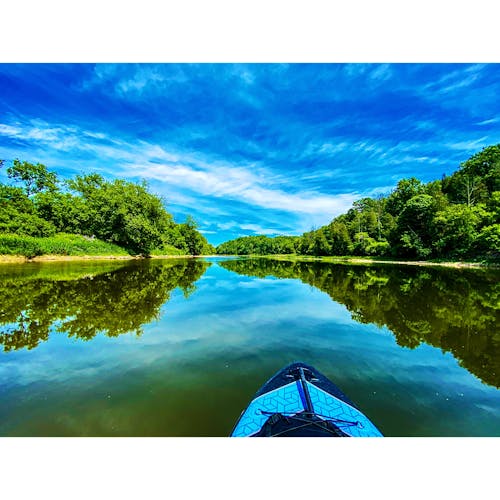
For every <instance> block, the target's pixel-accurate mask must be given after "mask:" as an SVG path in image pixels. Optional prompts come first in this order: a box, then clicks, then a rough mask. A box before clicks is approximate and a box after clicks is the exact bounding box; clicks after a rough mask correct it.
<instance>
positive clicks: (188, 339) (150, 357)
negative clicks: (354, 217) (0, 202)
mask: <svg viewBox="0 0 500 500" xmlns="http://www.w3.org/2000/svg"><path fill="white" fill-rule="evenodd" d="M499 278H500V275H499V273H498V271H491V270H489V271H485V270H449V269H434V268H416V267H411V266H408V267H405V266H387V265H378V266H361V265H356V266H347V265H332V264H327V263H313V262H302V263H289V262H284V261H272V260H265V259H252V260H251V259H238V260H235V259H233V260H231V259H222V258H221V259H217V258H214V259H208V260H206V261H203V260H165V261H162V260H151V261H140V262H136V261H133V262H128V263H123V262H118V263H117V262H105V263H100V262H98V263H46V264H23V265H2V266H0V347H1V349H0V350H3V352H0V435H3V436H10V435H16V436H226V435H228V434H229V433H230V432H231V429H232V427H233V425H234V423H235V421H236V419H237V418H238V416H239V414H240V412H241V411H242V410H243V408H244V407H245V406H246V404H247V403H248V402H249V400H250V399H251V397H252V396H253V394H254V393H255V392H256V391H257V389H258V388H259V387H260V386H261V384H262V383H264V382H265V381H266V380H267V379H268V378H269V377H270V376H271V375H273V374H274V373H275V372H276V371H277V370H279V369H280V368H281V367H283V366H284V365H285V364H287V363H289V362H291V361H294V360H302V361H304V362H306V363H309V364H312V365H314V366H315V367H316V368H318V369H319V370H320V371H322V372H323V373H324V374H325V375H326V376H328V377H329V378H331V379H332V380H333V381H334V382H335V383H336V384H337V385H338V386H339V387H340V388H341V389H342V390H343V391H344V392H346V393H347V395H348V396H349V397H350V398H351V399H353V400H354V401H355V402H357V404H358V405H359V406H360V408H361V409H362V410H363V411H364V412H365V413H366V414H367V415H368V416H369V417H370V418H371V419H372V420H373V421H374V423H375V424H376V425H377V426H378V427H379V428H380V430H381V431H382V432H383V433H384V434H385V435H387V436H500V391H499V390H498V387H499V386H500V332H499V324H500V321H499V320H500V303H499V301H500V279H499Z"/></svg>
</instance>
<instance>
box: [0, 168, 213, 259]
mask: <svg viewBox="0 0 500 500" xmlns="http://www.w3.org/2000/svg"><path fill="white" fill-rule="evenodd" d="M4 163H5V162H4V161H2V160H0V167H2V166H3V165H4ZM6 173H7V177H8V179H10V181H11V183H10V184H6V183H0V234H15V235H20V236H33V237H51V236H54V235H57V234H59V233H71V234H77V235H82V236H86V237H88V238H97V239H99V240H103V241H106V242H109V243H113V244H116V245H119V246H120V247H123V248H125V249H126V250H127V251H128V252H129V253H131V254H143V255H150V254H151V253H152V252H154V251H155V252H156V253H162V252H164V253H166V254H168V253H172V251H173V253H179V254H190V255H201V254H209V253H214V247H212V245H210V244H209V243H208V241H207V240H206V238H205V237H204V236H203V235H202V234H201V233H200V232H199V231H198V228H197V224H196V222H195V221H194V219H193V218H192V217H190V216H188V217H187V219H186V221H185V222H184V223H180V224H179V223H176V222H175V221H174V219H173V216H172V215H171V214H170V213H169V212H167V210H166V209H165V207H164V201H163V200H162V199H161V198H160V197H159V196H157V195H155V194H152V193H150V192H149V191H148V186H147V184H146V182H141V183H134V182H127V181H125V180H122V179H115V180H113V181H107V180H105V179H104V178H103V177H102V176H101V175H99V174H96V173H91V174H87V175H77V176H76V177H75V178H73V179H69V180H65V181H61V180H60V179H58V177H57V175H56V174H55V173H54V172H51V171H49V170H48V169H47V167H46V166H45V165H43V164H41V163H37V164H33V163H29V162H26V161H20V160H18V159H16V160H14V161H13V162H12V165H11V166H9V167H8V168H7V169H6Z"/></svg>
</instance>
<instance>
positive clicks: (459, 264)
mask: <svg viewBox="0 0 500 500" xmlns="http://www.w3.org/2000/svg"><path fill="white" fill-rule="evenodd" d="M219 257H248V258H264V259H273V260H283V261H290V262H331V263H335V264H391V265H394V264H396V265H405V266H434V267H435V266H440V267H453V268H488V267H492V268H499V267H500V263H496V262H486V261H481V262H467V261H430V260H394V259H383V258H373V257H354V256H351V257H343V256H342V257H330V256H328V257H326V256H317V257H316V256H312V255H296V254H280V255H220V256H219Z"/></svg>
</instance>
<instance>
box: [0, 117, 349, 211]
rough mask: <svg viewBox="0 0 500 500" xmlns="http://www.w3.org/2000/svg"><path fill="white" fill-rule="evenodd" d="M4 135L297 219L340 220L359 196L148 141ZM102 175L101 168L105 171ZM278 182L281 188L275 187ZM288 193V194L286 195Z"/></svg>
mask: <svg viewBox="0 0 500 500" xmlns="http://www.w3.org/2000/svg"><path fill="white" fill-rule="evenodd" d="M0 134H1V135H4V136H6V137H11V138H16V139H20V140H25V141H28V140H29V141H31V142H32V143H33V144H37V143H38V144H40V145H43V146H44V147H46V148H47V147H50V148H53V149H54V150H56V151H57V150H63V151H68V152H69V151H79V152H86V153H87V154H90V157H89V159H88V161H87V163H88V164H89V165H93V164H94V165H95V164H98V163H99V164H102V163H104V164H106V165H108V167H107V170H108V172H109V173H114V174H119V175H122V176H126V177H134V178H144V179H146V180H156V181H158V182H160V183H162V184H165V185H167V186H168V187H169V189H171V188H172V187H175V188H178V189H180V190H181V191H185V190H189V191H192V192H194V193H197V194H199V195H203V196H210V197H213V198H220V199H225V200H231V199H233V200H237V201H239V202H244V203H247V204H249V205H254V206H258V207H261V208H267V209H277V210H283V211H288V212H292V213H297V214H301V213H302V214H308V215H315V214H325V213H327V214H331V216H333V215H337V214H339V213H341V212H342V211H344V210H345V209H346V208H348V207H349V206H350V205H351V204H352V202H353V201H354V200H355V199H356V194H354V193H343V194H340V195H328V194H325V193H322V192H321V191H317V190H313V191H299V192H295V193H294V192H293V191H297V190H298V187H297V186H295V185H293V182H292V181H289V182H288V186H287V185H286V184H285V185H283V184H284V183H286V177H284V176H282V175H281V176H276V175H275V174H273V173H272V172H271V171H266V168H265V166H262V165H259V166H257V165H255V164H248V165H244V166H241V165H234V164H231V163H227V162H225V163H220V162H217V161H211V159H210V158H209V157H208V158H204V157H200V155H193V154H192V153H185V154H183V153H182V152H179V151H169V150H167V149H166V148H165V147H162V146H160V145H158V144H151V143H149V142H147V141H138V142H135V143H130V142H127V141H124V140H117V139H114V138H110V137H108V136H106V134H104V133H102V132H95V131H87V130H80V129H78V128H77V127H74V126H70V127H65V126H62V125H50V124H48V123H44V122H41V121H37V122H35V123H34V122H28V123H27V124H25V125H22V124H21V123H19V122H18V123H17V124H16V125H9V124H0ZM101 169H102V167H101ZM273 179H278V180H279V186H278V185H274V186H273ZM284 188H287V189H284Z"/></svg>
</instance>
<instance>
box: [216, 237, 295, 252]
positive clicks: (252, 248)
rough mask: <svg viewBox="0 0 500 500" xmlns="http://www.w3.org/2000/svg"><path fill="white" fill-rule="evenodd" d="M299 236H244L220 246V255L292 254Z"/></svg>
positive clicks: (218, 249) (218, 248)
mask: <svg viewBox="0 0 500 500" xmlns="http://www.w3.org/2000/svg"><path fill="white" fill-rule="evenodd" d="M298 239H299V238H298V237H297V236H276V237H275V238H270V237H268V236H242V237H240V238H236V239H234V240H230V241H227V242H225V243H222V244H221V245H219V246H218V247H217V249H216V251H217V253H218V254H222V255H224V254H226V255H251V254H256V255H266V254H291V253H295V251H296V242H297V241H298Z"/></svg>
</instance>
